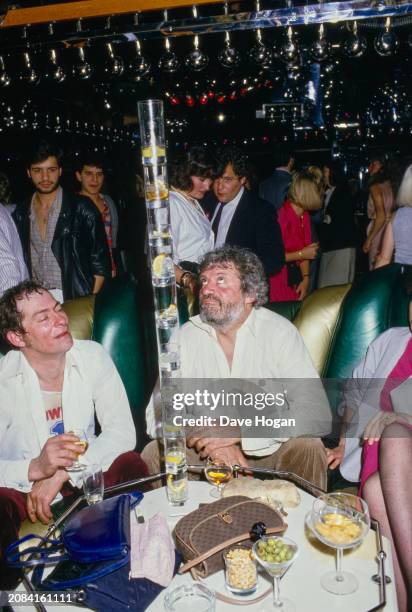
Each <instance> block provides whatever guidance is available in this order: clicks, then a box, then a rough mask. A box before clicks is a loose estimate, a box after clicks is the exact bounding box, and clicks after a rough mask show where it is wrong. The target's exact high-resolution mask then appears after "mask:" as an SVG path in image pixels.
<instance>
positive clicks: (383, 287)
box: [323, 264, 408, 378]
mask: <svg viewBox="0 0 412 612" xmlns="http://www.w3.org/2000/svg"><path fill="white" fill-rule="evenodd" d="M402 281H403V267H402V266H400V265H398V264H392V265H390V266H385V267H382V268H378V269H377V270H374V271H373V272H370V273H369V274H365V275H364V276H362V277H361V278H360V279H359V280H358V281H357V282H356V283H355V285H354V286H353V287H352V289H351V291H350V292H349V293H348V294H347V296H346V298H345V300H344V302H343V304H342V308H341V311H340V316H339V321H338V324H337V328H336V331H335V334H334V336H333V340H332V342H331V344H330V347H329V352H328V355H327V358H326V362H325V366H324V369H323V376H324V377H326V378H346V377H350V376H351V375H352V370H353V368H354V366H355V365H356V364H357V363H358V361H360V359H362V357H363V356H364V355H365V353H366V350H367V348H368V346H369V344H370V343H371V342H372V341H373V340H374V339H375V338H376V337H377V336H378V335H379V334H381V333H382V332H384V331H385V330H386V329H388V328H389V327H392V326H394V325H407V324H408V309H407V304H408V300H407V298H406V295H405V292H404V290H403V282H402Z"/></svg>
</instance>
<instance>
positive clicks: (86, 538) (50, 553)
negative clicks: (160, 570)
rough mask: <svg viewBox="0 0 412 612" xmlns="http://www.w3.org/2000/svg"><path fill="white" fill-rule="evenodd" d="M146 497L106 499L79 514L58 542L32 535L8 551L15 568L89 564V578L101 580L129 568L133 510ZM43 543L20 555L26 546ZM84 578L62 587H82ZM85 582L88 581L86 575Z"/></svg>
mask: <svg viewBox="0 0 412 612" xmlns="http://www.w3.org/2000/svg"><path fill="white" fill-rule="evenodd" d="M142 498H143V494H142V493H140V492H135V493H133V494H130V495H118V496H116V497H111V498H108V499H105V500H103V501H102V502H100V503H98V504H95V505H93V506H90V507H87V508H83V509H82V510H80V511H79V512H77V513H76V514H75V515H74V516H73V517H72V518H71V519H69V520H68V522H67V523H66V525H65V526H64V528H63V530H62V532H61V536H60V538H58V539H52V538H50V537H49V538H47V537H39V536H36V535H33V534H29V535H27V536H25V537H24V538H21V539H20V540H17V541H16V542H14V543H12V544H10V546H8V548H7V549H6V559H7V563H8V564H9V565H11V566H12V567H34V566H37V565H39V566H40V565H41V566H43V567H44V566H46V565H56V564H57V563H59V562H62V561H70V562H71V563H76V562H77V563H79V564H82V565H84V564H91V565H89V578H90V579H93V578H94V577H101V576H103V575H106V574H108V573H110V572H111V571H114V570H116V569H118V568H119V567H122V566H123V565H125V564H126V563H127V562H128V560H129V557H130V510H131V508H132V507H134V506H135V505H136V504H137V503H139V502H140V500H141V499H142ZM29 540H39V541H40V543H39V544H37V545H36V546H30V547H28V548H25V549H24V550H23V551H22V552H20V550H19V547H20V545H21V544H22V543H25V542H28V541H29ZM79 580H80V579H78V578H73V579H72V580H70V581H68V582H66V583H62V584H61V585H60V586H61V588H63V589H64V588H69V587H71V586H77V585H78V584H80V582H79ZM81 580H84V575H82V577H81Z"/></svg>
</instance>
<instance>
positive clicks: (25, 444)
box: [0, 340, 136, 492]
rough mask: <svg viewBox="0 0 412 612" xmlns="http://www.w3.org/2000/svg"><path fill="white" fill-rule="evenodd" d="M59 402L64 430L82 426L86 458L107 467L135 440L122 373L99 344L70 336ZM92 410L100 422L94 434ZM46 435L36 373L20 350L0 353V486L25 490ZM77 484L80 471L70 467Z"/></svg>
mask: <svg viewBox="0 0 412 612" xmlns="http://www.w3.org/2000/svg"><path fill="white" fill-rule="evenodd" d="M62 407H63V419H64V427H65V431H70V430H71V429H73V428H78V429H84V430H85V431H86V432H87V437H88V440H89V448H88V450H87V452H86V453H85V455H84V460H85V463H98V464H100V465H101V466H102V468H103V469H104V470H107V469H108V468H109V466H110V465H111V464H112V463H113V461H114V460H115V459H116V457H118V456H119V455H121V454H122V453H124V452H126V451H128V450H132V449H133V448H134V447H135V444H136V433H135V427H134V423H133V419H132V415H131V412H130V406H129V401H128V399H127V395H126V391H125V388H124V386H123V383H122V381H121V378H120V376H119V374H118V372H117V370H116V367H115V365H114V363H113V361H112V360H111V358H110V356H109V355H108V354H107V353H106V351H105V350H104V349H103V347H102V346H100V344H98V343H97V342H91V341H89V340H75V342H74V345H73V347H72V348H71V349H70V350H69V351H68V352H67V354H66V365H65V370H64V383H63V394H62ZM95 415H96V418H97V420H98V422H99V424H100V427H101V433H100V435H99V436H96V435H95ZM47 439H48V429H47V422H46V414H45V409H44V404H43V400H42V395H41V391H40V385H39V381H38V378H37V375H36V373H35V372H34V370H33V368H32V367H31V366H30V365H29V363H28V361H27V360H26V358H25V357H24V355H23V354H22V353H21V352H20V351H10V352H9V353H8V354H7V355H6V356H5V357H3V358H2V359H0V487H10V488H13V489H17V490H19V491H24V492H27V491H30V489H31V486H32V484H31V483H30V482H29V480H28V469H29V464H30V462H31V460H32V459H34V458H35V457H37V456H38V455H39V454H40V452H41V449H42V448H43V446H44V444H45V443H46V442H47ZM71 480H72V481H73V483H74V484H76V485H78V484H79V483H80V482H81V473H80V474H74V473H71Z"/></svg>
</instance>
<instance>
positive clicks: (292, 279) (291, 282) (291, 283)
mask: <svg viewBox="0 0 412 612" xmlns="http://www.w3.org/2000/svg"><path fill="white" fill-rule="evenodd" d="M286 271H287V274H288V287H296V286H297V285H299V284H300V283H301V282H302V280H303V277H302V272H301V269H300V266H299V265H298V264H297V263H296V262H294V261H288V262H287V263H286Z"/></svg>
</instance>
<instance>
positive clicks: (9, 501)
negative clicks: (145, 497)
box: [0, 281, 147, 589]
mask: <svg viewBox="0 0 412 612" xmlns="http://www.w3.org/2000/svg"><path fill="white" fill-rule="evenodd" d="M0 335H1V336H2V337H3V339H4V340H5V341H6V342H7V343H8V344H9V345H11V347H12V348H13V349H14V350H11V351H10V352H9V353H7V355H6V356H5V357H3V358H2V359H0V397H1V410H0V525H1V530H0V532H1V533H0V588H3V589H4V588H13V586H14V579H15V575H14V574H13V572H12V571H11V570H9V569H8V568H7V566H6V565H5V563H4V558H3V553H4V550H5V548H6V546H7V545H8V544H10V543H11V542H13V541H14V540H16V539H17V536H18V531H19V528H20V524H21V522H22V521H23V520H24V519H25V518H26V517H28V518H29V519H30V520H31V521H33V522H34V521H35V520H36V519H40V520H41V521H42V522H44V523H47V522H48V521H49V520H50V518H51V516H52V515H51V511H50V505H51V504H52V503H53V501H56V496H58V494H59V493H60V492H62V493H63V495H70V494H74V493H75V491H76V489H75V487H78V486H81V484H82V483H81V478H82V476H81V472H70V473H69V472H68V471H67V468H70V466H71V465H72V463H73V461H74V460H76V459H77V457H78V453H79V446H78V444H76V442H77V443H78V441H79V439H78V438H77V437H76V436H75V435H74V434H73V433H71V432H73V431H74V430H75V429H81V430H83V431H85V433H86V435H87V439H88V442H89V447H88V449H87V451H86V453H85V454H84V455H82V459H81V462H82V463H85V464H86V465H87V464H98V465H100V466H101V467H102V468H103V470H107V471H106V473H105V484H106V486H110V485H111V484H115V483H116V482H119V481H120V482H122V480H123V479H124V480H130V479H132V478H135V477H137V476H140V475H145V474H146V473H147V470H146V466H145V465H144V464H143V462H142V460H141V459H140V456H139V455H138V454H137V453H134V452H131V451H132V449H134V446H135V444H136V434H135V428H134V424H133V419H132V415H131V412H130V406H129V402H128V399H127V395H126V391H125V389H124V386H123V383H122V381H121V379H120V376H119V374H118V372H117V370H116V368H115V366H114V364H113V362H112V360H111V359H110V357H109V356H108V355H107V353H106V352H105V351H104V349H103V348H102V347H101V346H100V345H99V344H97V343H96V342H91V341H89V340H73V338H72V336H71V334H70V332H69V329H68V318H67V315H66V313H65V312H64V311H63V310H62V307H61V305H60V304H59V302H57V301H56V300H55V299H54V298H53V296H52V295H51V294H50V293H49V291H47V290H46V289H44V287H41V286H40V285H38V284H37V283H34V282H33V281H25V282H23V283H21V284H20V285H17V286H16V287H14V288H12V289H9V290H8V291H6V293H5V294H4V296H3V297H2V298H1V299H0ZM95 420H97V421H98V423H99V426H100V429H101V433H100V434H99V435H96V431H95ZM128 451H130V452H128ZM69 480H70V483H69Z"/></svg>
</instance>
